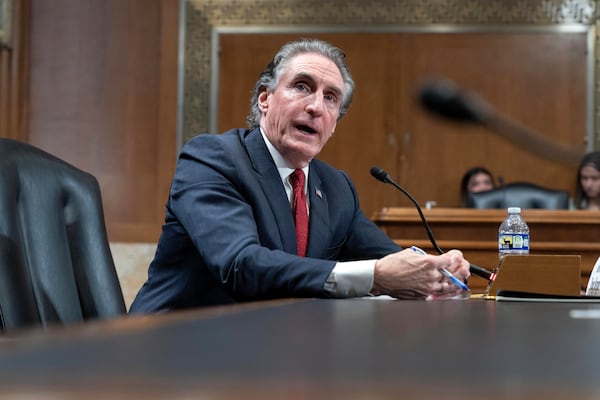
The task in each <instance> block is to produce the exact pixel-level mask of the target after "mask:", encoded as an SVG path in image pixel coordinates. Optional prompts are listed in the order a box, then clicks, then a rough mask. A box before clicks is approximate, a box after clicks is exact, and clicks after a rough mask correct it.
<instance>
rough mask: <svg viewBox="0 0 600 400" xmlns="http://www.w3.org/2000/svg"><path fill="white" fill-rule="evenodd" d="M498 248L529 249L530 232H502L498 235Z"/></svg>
mask: <svg viewBox="0 0 600 400" xmlns="http://www.w3.org/2000/svg"><path fill="white" fill-rule="evenodd" d="M498 250H527V251H529V234H527V233H509V234H507V233H501V234H499V235H498Z"/></svg>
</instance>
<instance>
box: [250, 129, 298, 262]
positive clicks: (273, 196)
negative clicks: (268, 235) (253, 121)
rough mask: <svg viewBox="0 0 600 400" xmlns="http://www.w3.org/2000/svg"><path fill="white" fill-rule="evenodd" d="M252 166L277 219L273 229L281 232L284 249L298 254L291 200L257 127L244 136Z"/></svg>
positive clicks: (280, 236)
mask: <svg viewBox="0 0 600 400" xmlns="http://www.w3.org/2000/svg"><path fill="white" fill-rule="evenodd" d="M244 143H245V146H246V148H247V151H248V155H249V157H250V162H251V164H252V168H253V169H254V170H255V171H256V173H257V176H258V179H257V180H258V183H259V185H260V186H261V188H262V190H263V192H264V194H265V197H266V201H267V202H268V203H269V205H270V210H271V212H272V214H273V217H274V219H275V225H274V226H273V227H272V231H278V232H279V238H280V241H281V248H282V250H284V251H286V252H288V253H292V254H296V251H297V247H296V228H295V226H294V219H293V216H292V213H291V209H290V205H289V201H288V198H287V195H286V194H285V189H284V187H283V185H282V184H281V183H280V182H281V177H280V176H279V172H278V171H277V168H276V166H275V163H274V162H273V159H272V158H271V155H270V154H269V150H268V149H267V146H266V144H265V142H264V141H263V139H262V136H261V134H260V130H258V129H255V130H253V131H252V132H250V133H249V134H248V135H246V136H245V137H244Z"/></svg>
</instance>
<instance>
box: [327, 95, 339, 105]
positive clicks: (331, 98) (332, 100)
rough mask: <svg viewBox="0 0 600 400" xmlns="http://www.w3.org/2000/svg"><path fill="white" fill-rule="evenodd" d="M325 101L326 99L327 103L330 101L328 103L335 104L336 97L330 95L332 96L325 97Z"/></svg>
mask: <svg viewBox="0 0 600 400" xmlns="http://www.w3.org/2000/svg"><path fill="white" fill-rule="evenodd" d="M325 99H326V100H327V101H330V102H332V103H337V97H336V96H334V95H332V94H328V95H326V96H325Z"/></svg>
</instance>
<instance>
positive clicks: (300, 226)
mask: <svg viewBox="0 0 600 400" xmlns="http://www.w3.org/2000/svg"><path fill="white" fill-rule="evenodd" d="M290 183H291V184H292V188H293V189H294V193H293V198H294V201H293V211H294V222H295V223H296V241H297V242H298V255H299V256H302V257H304V256H305V255H306V245H307V244H308V211H307V209H306V194H304V171H302V170H301V169H297V170H295V171H294V172H292V174H291V175H290Z"/></svg>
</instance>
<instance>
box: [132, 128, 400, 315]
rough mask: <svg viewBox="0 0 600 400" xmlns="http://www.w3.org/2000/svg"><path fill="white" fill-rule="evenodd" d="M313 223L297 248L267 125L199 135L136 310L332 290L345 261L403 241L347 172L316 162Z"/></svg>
mask: <svg viewBox="0 0 600 400" xmlns="http://www.w3.org/2000/svg"><path fill="white" fill-rule="evenodd" d="M308 196H310V232H309V243H308V249H307V256H306V257H298V256H297V255H296V232H295V228H294V220H293V215H292V210H291V207H290V203H289V200H288V198H287V196H286V193H285V188H284V187H283V185H282V182H281V178H280V176H279V172H278V170H277V168H276V166H275V163H274V161H273V159H272V158H271V155H270V154H269V151H268V149H267V147H266V144H265V143H264V140H263V138H262V135H261V134H260V130H258V129H255V130H252V131H250V130H243V129H234V130H231V131H228V132H226V133H224V134H221V135H216V134H212V135H209V134H207V135H199V136H196V137H195V138H193V139H191V140H190V141H189V142H188V143H187V144H186V145H185V146H184V147H183V149H182V152H181V154H180V156H179V160H178V163H177V169H176V172H175V176H174V178H173V182H172V185H171V192H170V196H169V200H168V202H167V205H166V217H165V224H164V225H163V229H162V234H161V236H160V240H159V242H158V248H157V250H156V254H155V257H154V260H153V261H152V263H151V264H150V267H149V270H148V280H147V281H146V282H145V283H144V285H143V287H142V288H141V290H140V291H139V293H138V294H137V297H136V299H135V300H134V302H133V304H132V306H131V308H130V312H131V313H144V312H158V311H166V310H171V309H181V308H190V307H198V306H203V305H212V304H225V303H232V302H237V301H247V300H259V299H270V298H277V297H328V293H327V292H326V291H325V290H324V284H325V281H326V279H327V277H328V276H329V274H330V272H331V270H332V269H333V267H334V265H335V263H336V262H337V261H349V260H363V259H373V258H379V257H382V256H384V255H386V254H389V253H392V252H395V251H398V250H399V249H400V247H399V246H397V245H396V244H395V243H394V242H393V241H392V240H391V239H389V238H388V237H387V236H386V235H385V234H384V233H383V232H382V231H381V230H380V229H379V228H378V227H377V226H376V225H375V224H374V223H373V222H371V221H370V220H369V219H368V218H367V217H366V216H365V215H364V214H363V212H362V211H361V210H360V208H359V204H358V197H357V194H356V191H355V189H354V186H353V184H352V182H351V181H350V179H349V178H348V176H347V175H346V174H345V173H344V172H342V171H339V170H336V169H334V168H332V167H331V166H329V165H327V164H325V163H323V162H321V161H319V160H313V161H312V162H311V163H310V170H309V176H308Z"/></svg>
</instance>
